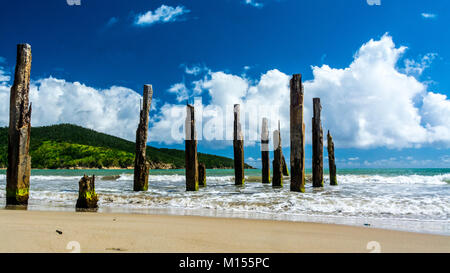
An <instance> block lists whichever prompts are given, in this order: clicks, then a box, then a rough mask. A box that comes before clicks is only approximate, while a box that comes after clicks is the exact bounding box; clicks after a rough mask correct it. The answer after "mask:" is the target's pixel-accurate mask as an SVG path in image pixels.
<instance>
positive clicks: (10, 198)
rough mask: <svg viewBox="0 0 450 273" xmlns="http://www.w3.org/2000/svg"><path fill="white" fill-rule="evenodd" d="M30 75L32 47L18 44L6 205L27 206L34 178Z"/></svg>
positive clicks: (12, 93) (10, 108) (10, 104)
mask: <svg viewBox="0 0 450 273" xmlns="http://www.w3.org/2000/svg"><path fill="white" fill-rule="evenodd" d="M30 72H31V46H30V45H29V44H18V45H17V59H16V70H15V74H14V84H13V86H12V87H11V95H10V100H9V131H8V169H7V171H6V205H28V195H29V188H30V176H31V157H30V132H31V104H30V105H29V99H28V96H29V91H30Z"/></svg>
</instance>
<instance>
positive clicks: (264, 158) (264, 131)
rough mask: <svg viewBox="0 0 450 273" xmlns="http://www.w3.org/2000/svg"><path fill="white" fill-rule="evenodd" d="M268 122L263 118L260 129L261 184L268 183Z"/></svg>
mask: <svg viewBox="0 0 450 273" xmlns="http://www.w3.org/2000/svg"><path fill="white" fill-rule="evenodd" d="M268 123H269V121H268V119H267V118H263V120H262V127H261V162H262V182H263V183H264V184H268V183H270V156H269V124H268Z"/></svg>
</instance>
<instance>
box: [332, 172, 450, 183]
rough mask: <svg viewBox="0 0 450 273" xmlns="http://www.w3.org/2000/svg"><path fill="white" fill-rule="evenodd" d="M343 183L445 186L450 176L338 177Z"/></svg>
mask: <svg viewBox="0 0 450 273" xmlns="http://www.w3.org/2000/svg"><path fill="white" fill-rule="evenodd" d="M338 181H340V182H341V183H342V182H343V183H385V184H430V185H444V184H448V183H450V174H442V175H433V176H426V175H399V176H382V175H351V174H348V175H338Z"/></svg>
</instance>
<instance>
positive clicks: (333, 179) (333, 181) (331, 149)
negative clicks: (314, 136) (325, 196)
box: [327, 131, 338, 186]
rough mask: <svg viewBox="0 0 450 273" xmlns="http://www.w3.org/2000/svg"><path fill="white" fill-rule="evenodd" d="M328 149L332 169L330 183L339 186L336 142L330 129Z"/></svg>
mask: <svg viewBox="0 0 450 273" xmlns="http://www.w3.org/2000/svg"><path fill="white" fill-rule="evenodd" d="M327 150H328V164H329V171H330V185H331V186H337V185H338V183H337V178H336V161H335V158H334V142H333V137H332V136H331V134H330V131H328V134H327Z"/></svg>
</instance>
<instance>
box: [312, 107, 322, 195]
mask: <svg viewBox="0 0 450 273" xmlns="http://www.w3.org/2000/svg"><path fill="white" fill-rule="evenodd" d="M313 107H314V116H313V118H312V148H313V151H312V171H313V172H312V179H313V187H323V131H322V124H321V121H320V111H321V110H322V106H321V105H320V98H314V99H313Z"/></svg>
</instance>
